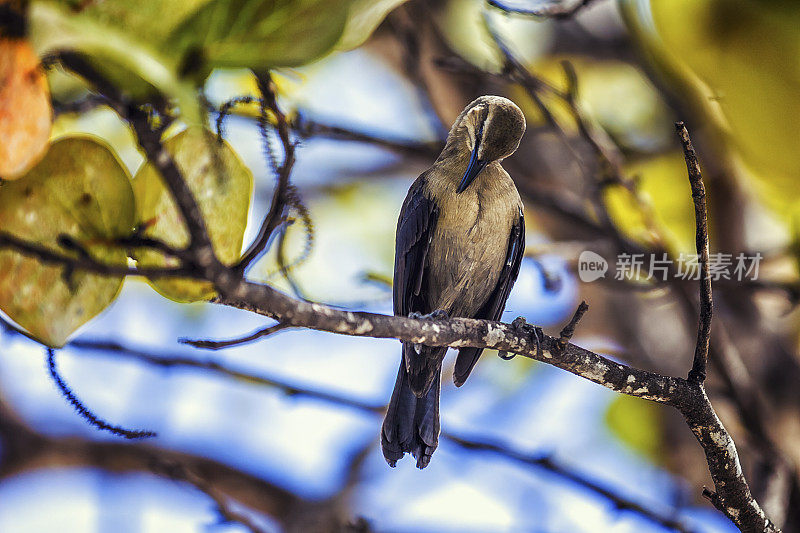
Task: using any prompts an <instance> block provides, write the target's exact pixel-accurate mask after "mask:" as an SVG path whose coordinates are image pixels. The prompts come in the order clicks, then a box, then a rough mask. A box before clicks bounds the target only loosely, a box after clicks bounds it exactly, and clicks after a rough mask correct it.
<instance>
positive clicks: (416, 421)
mask: <svg viewBox="0 0 800 533" xmlns="http://www.w3.org/2000/svg"><path fill="white" fill-rule="evenodd" d="M440 385H441V364H440V365H439V371H438V372H436V374H435V377H434V378H433V383H432V384H431V387H430V388H429V389H428V391H427V393H426V394H425V395H424V396H423V397H422V398H418V397H417V396H416V395H415V394H414V392H413V391H412V390H411V385H410V382H409V379H408V373H407V371H406V365H405V363H402V362H401V363H400V369H399V370H398V371H397V381H396V382H395V384H394V392H393V393H392V400H391V401H390V402H389V409H388V410H387V412H386V418H385V419H384V420H383V428H382V429H381V447H382V448H383V456H384V457H385V458H386V462H388V463H389V466H395V464H396V463H397V461H398V460H399V459H402V457H403V455H404V454H405V453H411V454H412V455H413V456H414V458H416V460H417V468H425V467H426V466H428V463H429V462H430V460H431V455H433V452H434V451H435V450H436V447H437V446H438V445H439V391H440V388H441V387H440Z"/></svg>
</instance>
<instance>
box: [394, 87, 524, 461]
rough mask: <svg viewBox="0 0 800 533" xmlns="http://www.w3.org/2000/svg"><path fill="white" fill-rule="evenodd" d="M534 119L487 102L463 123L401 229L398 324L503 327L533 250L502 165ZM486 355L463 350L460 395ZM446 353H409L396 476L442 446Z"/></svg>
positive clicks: (403, 215)
mask: <svg viewBox="0 0 800 533" xmlns="http://www.w3.org/2000/svg"><path fill="white" fill-rule="evenodd" d="M523 133H525V117H524V115H523V114H522V111H521V110H520V109H519V108H518V107H517V106H516V105H515V104H514V103H513V102H512V101H511V100H508V99H506V98H502V97H500V96H481V97H480V98H478V99H477V100H475V101H473V102H472V103H470V104H469V105H468V106H467V107H466V108H465V109H464V111H462V112H461V114H460V115H459V116H458V118H457V119H456V121H455V123H454V124H453V127H452V128H451V130H450V133H449V135H448V136H447V143H446V144H445V147H444V150H442V153H441V155H439V158H438V159H437V160H436V162H435V163H434V164H433V166H432V167H431V168H429V169H428V170H426V171H425V172H423V173H422V175H420V176H419V177H418V178H417V179H416V181H414V183H413V185H411V188H410V189H409V191H408V195H407V196H406V199H405V202H404V203H403V208H402V210H401V211H400V218H399V220H398V222H397V242H396V250H395V263H394V314H395V315H400V316H409V315H411V316H415V317H420V316H423V315H428V317H429V318H432V319H436V318H439V317H446V316H458V317H467V318H482V319H488V320H498V319H499V318H500V315H501V314H502V312H503V308H504V307H505V304H506V300H507V299H508V294H509V292H511V287H512V285H513V284H514V281H516V279H517V274H518V273H519V267H520V263H521V261H522V255H523V252H524V249H525V223H524V218H523V213H522V201H521V200H520V197H519V193H518V192H517V189H516V187H515V186H514V182H513V181H512V180H511V177H510V176H509V175H508V173H507V172H506V171H505V170H504V169H503V167H502V166H500V162H501V161H502V160H503V159H504V158H506V157H508V156H510V155H511V154H513V153H514V151H515V150H516V149H517V147H518V146H519V142H520V139H521V138H522V135H523ZM482 351H483V350H482V349H480V348H461V349H459V351H458V358H457V359H456V365H455V374H454V380H455V384H456V386H461V385H463V384H464V381H465V380H466V379H467V377H468V376H469V374H470V372H471V371H472V367H474V366H475V363H476V362H477V360H478V357H480V355H481V352H482ZM446 352H447V347H432V346H421V345H414V344H412V343H404V344H403V355H402V361H401V363H400V369H399V371H398V372H397V382H396V383H395V386H394V392H393V393H392V399H391V402H390V403H389V410H388V411H387V413H386V418H385V420H384V422H383V428H382V430H381V446H382V448H383V455H384V457H385V458H386V461H387V462H388V463H389V465H390V466H394V465H395V464H396V462H397V460H398V459H401V458H402V457H403V455H404V454H405V453H407V452H410V453H411V454H412V455H413V456H414V457H415V458H416V459H417V467H418V468H425V467H426V466H427V465H428V463H429V462H430V459H431V454H433V452H434V450H436V446H437V445H438V441H439V391H440V383H441V370H442V360H443V359H444V355H445V353H446Z"/></svg>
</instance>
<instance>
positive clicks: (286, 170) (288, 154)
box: [234, 73, 295, 272]
mask: <svg viewBox="0 0 800 533" xmlns="http://www.w3.org/2000/svg"><path fill="white" fill-rule="evenodd" d="M256 80H257V82H258V87H259V89H260V90H261V99H262V106H261V108H262V109H261V113H262V122H261V123H262V124H263V122H265V120H264V119H263V116H264V114H265V113H266V109H269V110H270V111H271V112H272V113H273V114H274V115H275V119H276V121H277V130H278V136H279V137H280V139H281V143H282V144H283V151H284V157H283V163H282V164H281V166H280V168H279V172H278V175H277V176H276V179H277V183H276V185H275V191H274V192H273V193H272V203H271V204H270V207H269V211H268V212H267V214H266V216H265V217H264V220H263V222H262V223H261V227H260V228H259V230H258V234H257V235H256V238H255V240H254V241H253V242H252V244H251V245H250V246H249V247H248V248H247V250H246V251H245V253H244V254H243V255H242V258H241V259H240V260H239V263H238V264H237V265H236V268H235V269H234V270H236V271H237V272H244V271H245V270H246V269H247V267H248V266H249V265H250V264H251V263H252V262H253V261H255V260H256V259H257V258H258V257H259V256H260V255H261V253H262V252H263V251H264V250H265V249H266V247H267V244H268V243H269V240H270V237H271V236H272V234H273V232H274V231H275V229H276V228H277V227H278V226H279V225H280V224H281V223H282V222H283V220H284V210H285V209H286V191H287V190H288V188H289V175H290V174H291V172H292V167H293V166H294V161H295V144H294V143H293V142H292V139H291V134H290V131H289V130H290V128H289V122H288V121H287V119H286V115H284V113H283V112H282V111H281V110H280V108H279V107H278V102H277V100H276V96H275V92H274V90H273V88H272V81H271V79H270V77H269V74H268V73H256ZM261 129H262V130H263V131H262V132H261V133H262V137H263V140H264V143H265V145H268V144H269V139H268V133H267V132H266V131H265V126H264V125H262V126H261ZM265 150H268V148H266V147H265Z"/></svg>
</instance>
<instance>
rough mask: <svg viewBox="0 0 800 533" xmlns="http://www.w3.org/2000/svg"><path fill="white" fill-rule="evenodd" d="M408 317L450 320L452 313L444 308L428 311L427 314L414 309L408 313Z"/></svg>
mask: <svg viewBox="0 0 800 533" xmlns="http://www.w3.org/2000/svg"><path fill="white" fill-rule="evenodd" d="M408 318H414V319H416V320H449V319H450V315H449V314H448V313H447V311H445V310H444V309H437V310H436V311H434V312H432V313H428V314H427V315H423V314H422V313H417V312H416V311H412V312H411V313H409V314H408Z"/></svg>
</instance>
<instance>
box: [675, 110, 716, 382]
mask: <svg viewBox="0 0 800 533" xmlns="http://www.w3.org/2000/svg"><path fill="white" fill-rule="evenodd" d="M675 128H676V129H677V131H678V137H680V140H681V145H683V155H684V158H685V159H686V169H687V171H688V173H689V183H690V185H691V186H692V200H693V202H694V218H695V245H696V247H697V255H698V256H699V257H698V262H699V263H700V320H699V321H698V326H697V346H696V347H695V351H694V361H693V362H692V370H691V371H690V372H689V380H690V381H693V382H696V383H702V382H703V381H704V380H705V379H706V365H707V362H708V346H709V342H710V340H711V314H712V309H713V302H712V299H711V276H710V275H709V271H708V214H707V208H706V188H705V186H704V185H703V176H702V174H701V173H700V163H699V162H698V161H697V154H695V152H694V147H693V146H692V140H691V139H690V138H689V132H688V130H687V129H686V126H685V125H684V124H683V122H676V123H675Z"/></svg>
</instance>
